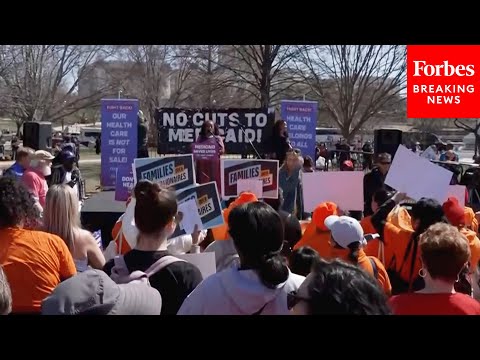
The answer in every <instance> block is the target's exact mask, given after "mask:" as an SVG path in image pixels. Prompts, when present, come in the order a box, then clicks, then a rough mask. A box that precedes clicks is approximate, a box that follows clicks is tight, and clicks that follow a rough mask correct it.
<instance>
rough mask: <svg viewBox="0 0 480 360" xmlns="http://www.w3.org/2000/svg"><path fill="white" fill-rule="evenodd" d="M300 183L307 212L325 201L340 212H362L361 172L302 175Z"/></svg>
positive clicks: (321, 172)
mask: <svg viewBox="0 0 480 360" xmlns="http://www.w3.org/2000/svg"><path fill="white" fill-rule="evenodd" d="M302 181H303V201H304V207H305V211H307V212H312V211H313V210H315V208H316V207H317V206H318V205H319V204H320V203H322V202H326V201H330V202H333V203H335V204H337V205H338V206H339V207H340V208H341V209H342V210H353V211H356V210H357V211H363V172H362V171H329V172H324V171H318V172H313V173H303V174H302Z"/></svg>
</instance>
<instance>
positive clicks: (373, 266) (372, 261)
mask: <svg viewBox="0 0 480 360" xmlns="http://www.w3.org/2000/svg"><path fill="white" fill-rule="evenodd" d="M368 260H370V264H371V265H372V269H373V277H374V278H375V280H378V268H377V264H376V263H375V260H373V259H372V257H370V256H369V257H368Z"/></svg>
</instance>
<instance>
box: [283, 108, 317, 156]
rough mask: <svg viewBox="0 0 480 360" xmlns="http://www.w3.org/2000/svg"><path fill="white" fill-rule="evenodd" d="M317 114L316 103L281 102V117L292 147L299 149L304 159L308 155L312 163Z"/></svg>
mask: <svg viewBox="0 0 480 360" xmlns="http://www.w3.org/2000/svg"><path fill="white" fill-rule="evenodd" d="M317 114H318V103H317V102H316V101H290V100H283V101H282V108H281V116H282V119H283V120H285V121H286V122H287V127H288V136H289V139H290V143H291V144H292V147H293V148H297V149H300V150H301V151H302V155H303V156H304V157H305V156H306V155H309V156H310V157H311V158H312V160H313V161H315V146H316V141H315V137H316V136H315V128H316V127H317Z"/></svg>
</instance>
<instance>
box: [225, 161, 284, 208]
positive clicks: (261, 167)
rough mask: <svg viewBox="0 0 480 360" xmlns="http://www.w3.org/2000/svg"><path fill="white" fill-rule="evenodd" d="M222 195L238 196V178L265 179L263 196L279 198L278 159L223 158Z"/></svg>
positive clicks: (228, 196) (226, 196) (226, 197)
mask: <svg viewBox="0 0 480 360" xmlns="http://www.w3.org/2000/svg"><path fill="white" fill-rule="evenodd" d="M221 178H222V196H223V198H225V199H228V198H231V197H237V196H238V195H239V193H238V187H237V182H238V180H244V179H252V180H254V179H257V180H262V181H263V189H262V190H263V198H265V199H277V198H278V160H237V159H222V160H221Z"/></svg>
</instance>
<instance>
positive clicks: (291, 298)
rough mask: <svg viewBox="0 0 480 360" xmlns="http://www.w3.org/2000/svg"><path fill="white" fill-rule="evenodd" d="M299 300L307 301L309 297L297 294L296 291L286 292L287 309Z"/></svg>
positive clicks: (291, 307) (290, 308)
mask: <svg viewBox="0 0 480 360" xmlns="http://www.w3.org/2000/svg"><path fill="white" fill-rule="evenodd" d="M300 301H306V302H309V301H310V299H307V298H304V297H302V296H298V294H297V292H296V291H292V292H290V293H288V294H287V307H288V310H292V309H293V308H294V307H295V305H297V304H298V303H299V302H300Z"/></svg>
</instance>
